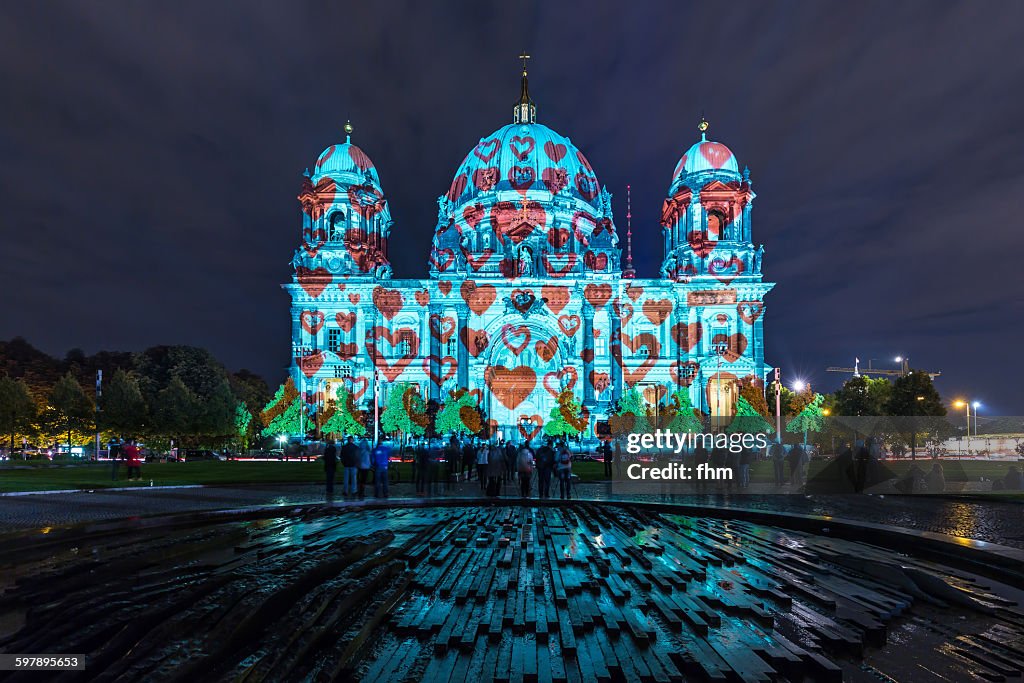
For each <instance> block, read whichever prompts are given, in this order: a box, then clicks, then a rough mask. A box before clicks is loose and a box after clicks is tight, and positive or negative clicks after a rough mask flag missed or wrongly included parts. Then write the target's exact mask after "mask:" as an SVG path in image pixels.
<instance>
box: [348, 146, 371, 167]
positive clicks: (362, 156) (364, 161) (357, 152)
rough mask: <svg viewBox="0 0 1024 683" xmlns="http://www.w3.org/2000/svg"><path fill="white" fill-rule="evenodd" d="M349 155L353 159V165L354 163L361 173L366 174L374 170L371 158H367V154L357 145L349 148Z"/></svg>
mask: <svg viewBox="0 0 1024 683" xmlns="http://www.w3.org/2000/svg"><path fill="white" fill-rule="evenodd" d="M348 155H349V157H351V158H352V163H354V164H355V165H356V167H357V168H358V169H359V170H360V171H363V172H364V173H365V172H366V171H369V170H370V169H371V168H373V162H372V161H370V157H368V156H366V152H364V151H363V150H361V149H359V148H358V147H356V146H355V145H349V146H348Z"/></svg>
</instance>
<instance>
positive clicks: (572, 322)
mask: <svg viewBox="0 0 1024 683" xmlns="http://www.w3.org/2000/svg"><path fill="white" fill-rule="evenodd" d="M580 323H581V320H580V317H579V316H578V315H576V314H572V315H560V316H558V329H560V330H562V334H564V335H565V336H566V337H572V336H575V334H576V332H578V331H579V329H580Z"/></svg>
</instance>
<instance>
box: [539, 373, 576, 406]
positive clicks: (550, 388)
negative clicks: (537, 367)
mask: <svg viewBox="0 0 1024 683" xmlns="http://www.w3.org/2000/svg"><path fill="white" fill-rule="evenodd" d="M578 379H579V375H578V374H576V368H574V367H573V366H571V365H567V366H566V367H564V368H562V369H561V370H558V371H557V372H549V373H547V374H546V375H544V382H543V384H544V389H546V390H547V392H548V393H549V394H551V395H552V396H554V397H555V398H558V395H559V394H560V393H562V392H563V391H572V388H573V387H575V386H576V380H578Z"/></svg>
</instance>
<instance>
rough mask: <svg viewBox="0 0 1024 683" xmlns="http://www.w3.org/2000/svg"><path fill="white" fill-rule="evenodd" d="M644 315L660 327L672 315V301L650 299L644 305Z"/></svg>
mask: <svg viewBox="0 0 1024 683" xmlns="http://www.w3.org/2000/svg"><path fill="white" fill-rule="evenodd" d="M642 310H643V312H644V315H645V316H646V317H647V319H648V320H650V321H651V322H652V323H653V324H655V325H660V324H662V323H663V322H665V321H666V320H668V317H669V316H670V315H672V300H671V299H648V300H647V301H645V302H644V303H643V306H642Z"/></svg>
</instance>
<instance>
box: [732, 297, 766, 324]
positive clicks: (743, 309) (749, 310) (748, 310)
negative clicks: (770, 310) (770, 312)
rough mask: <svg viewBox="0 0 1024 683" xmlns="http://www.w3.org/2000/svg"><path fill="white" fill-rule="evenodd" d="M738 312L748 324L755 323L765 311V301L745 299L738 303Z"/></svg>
mask: <svg viewBox="0 0 1024 683" xmlns="http://www.w3.org/2000/svg"><path fill="white" fill-rule="evenodd" d="M736 312H737V313H738V314H739V316H740V318H741V319H742V320H743V321H744V322H745V323H747V324H748V325H753V324H754V323H755V322H756V321H757V319H758V318H760V317H761V314H762V313H764V302H763V301H744V302H742V303H739V304H736Z"/></svg>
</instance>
